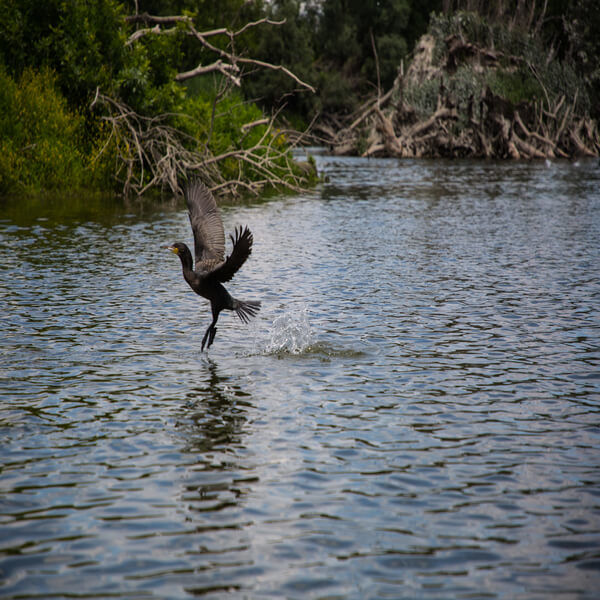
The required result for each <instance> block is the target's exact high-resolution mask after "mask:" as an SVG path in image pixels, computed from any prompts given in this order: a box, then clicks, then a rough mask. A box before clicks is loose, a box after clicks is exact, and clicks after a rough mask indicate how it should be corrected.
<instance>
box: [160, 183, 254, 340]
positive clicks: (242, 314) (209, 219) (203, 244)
mask: <svg viewBox="0 0 600 600" xmlns="http://www.w3.org/2000/svg"><path fill="white" fill-rule="evenodd" d="M184 193H185V201H186V204H187V207H188V211H189V217H190V223H191V225H192V231H193V233H194V254H195V255H196V264H195V266H194V264H193V262H192V253H191V252H190V249H189V248H188V247H187V246H186V245H185V244H182V243H181V242H176V243H175V244H172V245H171V246H167V249H168V250H171V252H174V253H175V254H177V256H179V258H180V259H181V267H182V269H183V278H184V279H185V280H186V281H187V282H188V284H189V286H190V287H191V288H192V289H193V290H194V291H195V292H196V294H199V295H200V296H202V297H204V298H206V299H208V300H210V306H211V309H212V317H213V320H212V323H211V324H210V325H209V327H208V329H207V330H206V333H205V334H204V337H203V338H202V348H201V351H202V350H204V345H205V344H206V343H207V340H208V344H207V345H206V348H207V349H208V348H210V345H211V344H212V343H213V340H214V339H215V334H216V333H217V328H216V324H217V319H218V318H219V313H220V312H221V311H222V310H223V309H226V310H234V311H235V312H236V314H237V316H238V317H239V318H240V319H241V321H242V322H243V323H247V322H248V321H249V320H250V317H253V316H254V315H255V314H256V313H257V312H258V310H259V309H260V302H253V301H249V302H243V301H242V300H236V299H235V298H233V297H232V296H231V295H230V294H229V292H228V291H227V290H226V289H225V287H224V286H223V283H225V282H226V281H229V280H230V279H231V278H232V277H233V276H234V275H235V274H236V272H237V271H238V269H239V268H240V267H241V266H242V265H243V264H244V263H245V262H246V259H247V258H248V257H249V256H250V254H251V252H252V242H253V237H252V233H251V232H250V230H249V229H248V227H244V228H243V229H242V227H238V228H236V230H235V238H234V236H232V235H230V236H229V237H230V238H231V241H232V242H233V249H232V250H231V254H230V255H229V256H228V257H227V259H225V232H224V230H223V221H222V220H221V215H220V214H219V209H218V208H217V203H216V202H215V199H214V197H213V195H212V194H211V192H210V190H209V189H208V188H207V187H206V186H205V185H204V184H203V183H202V182H201V181H198V180H196V181H193V182H191V183H190V184H189V185H188V186H187V187H186V188H185V191H184Z"/></svg>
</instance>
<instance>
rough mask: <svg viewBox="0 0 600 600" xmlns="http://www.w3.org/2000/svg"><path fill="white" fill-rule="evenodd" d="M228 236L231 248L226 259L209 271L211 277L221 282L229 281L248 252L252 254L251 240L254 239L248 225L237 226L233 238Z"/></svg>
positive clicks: (247, 255)
mask: <svg viewBox="0 0 600 600" xmlns="http://www.w3.org/2000/svg"><path fill="white" fill-rule="evenodd" d="M229 237H230V238H231V241H232V242H233V250H232V251H231V254H230V255H229V256H228V257H227V260H226V261H225V262H224V263H223V264H222V265H221V266H219V267H217V268H216V269H215V270H214V271H213V272H212V273H211V277H214V278H215V279H217V280H218V281H221V282H223V283H225V282H226V281H229V280H230V279H231V278H232V277H233V276H234V275H235V274H236V272H237V271H238V269H239V268H240V267H241V266H242V265H243V264H244V263H245V262H246V259H247V258H248V257H249V256H250V254H252V242H253V241H254V238H253V237H252V233H251V231H250V230H249V229H248V227H244V228H243V229H242V228H241V227H237V228H236V230H235V238H234V237H233V236H232V235H230V236H229Z"/></svg>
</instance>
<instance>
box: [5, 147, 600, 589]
mask: <svg viewBox="0 0 600 600" xmlns="http://www.w3.org/2000/svg"><path fill="white" fill-rule="evenodd" d="M317 160H318V163H319V167H320V169H321V171H322V172H323V173H324V174H325V175H326V176H327V178H328V180H327V181H326V182H325V183H323V184H321V185H320V186H319V187H318V188H316V189H315V190H311V191H310V192H308V193H305V194H302V195H295V196H289V195H288V196H283V197H278V198H274V199H270V200H269V201H265V202H255V203H250V204H246V205H243V206H236V207H229V208H225V209H224V211H223V214H224V221H225V227H226V231H231V230H232V229H233V227H234V226H235V225H237V224H248V225H249V227H250V228H251V230H252V231H253V233H254V236H255V246H254V253H253V255H252V257H251V259H250V260H249V261H248V262H247V263H246V265H244V267H243V269H242V270H241V271H240V272H239V273H238V274H237V275H236V277H235V279H234V280H233V281H232V282H231V283H230V284H228V288H229V290H230V291H231V292H232V294H234V295H235V296H236V297H239V298H242V299H247V300H258V299H260V300H262V303H263V307H262V310H261V312H260V314H259V316H258V318H256V319H255V320H254V321H253V322H252V323H251V324H249V325H243V324H241V323H240V322H239V321H238V320H237V319H236V318H235V317H234V315H233V314H231V313H226V312H224V313H222V316H221V318H220V320H219V327H218V333H217V336H216V339H215V342H214V345H213V346H212V347H211V349H210V351H209V352H204V353H202V352H200V342H201V339H202V335H203V333H204V330H205V328H206V327H207V326H208V324H209V322H210V312H209V309H208V306H207V303H206V301H204V300H203V299H201V298H199V297H198V296H196V295H195V294H194V293H193V292H192V291H191V290H190V289H189V288H188V287H187V285H186V284H185V282H184V281H183V279H182V276H181V270H180V265H179V261H178V260H177V258H176V257H175V256H173V255H172V254H171V253H169V252H167V251H165V250H164V249H162V248H161V247H164V246H165V245H166V244H169V243H172V242H174V241H177V240H180V241H186V242H188V244H189V243H191V233H190V230H189V224H188V221H187V215H186V212H185V209H184V207H183V205H182V204H181V203H174V202H165V203H158V204H155V205H154V206H153V205H150V204H148V203H145V204H137V203H133V204H123V203H120V202H117V201H102V200H101V199H98V198H75V199H71V200H70V201H66V202H63V201H59V200H56V199H54V200H50V199H48V200H47V201H45V202H41V201H37V203H35V202H33V203H32V202H30V201H29V200H27V199H23V200H21V201H19V202H17V201H16V200H11V201H4V202H3V203H2V204H0V319H1V321H0V323H1V329H0V377H1V380H0V467H1V472H0V597H2V598H5V599H9V598H20V599H23V598H63V597H69V598H136V599H137V598H190V597H194V596H200V597H206V598H233V599H238V598H277V599H279V598H293V599H296V598H297V599H305V598H323V599H325V598H327V599H346V598H348V599H364V598H377V599H379V598H394V599H398V598H400V599H402V598H406V599H412V598H427V599H430V598H432V599H450V598H452V599H458V598H469V599H477V598H502V599H511V600H513V599H544V600H546V599H548V598H553V599H561V600H564V599H571V598H590V599H592V598H597V597H598V596H597V595H596V594H597V590H598V589H600V168H599V167H598V165H597V162H595V161H583V162H579V163H567V162H556V163H544V162H539V163H512V162H511V163H495V162H458V161H457V162H445V161H431V162H429V161H395V160H371V161H366V160H362V159H356V158H331V157H327V156H318V157H317Z"/></svg>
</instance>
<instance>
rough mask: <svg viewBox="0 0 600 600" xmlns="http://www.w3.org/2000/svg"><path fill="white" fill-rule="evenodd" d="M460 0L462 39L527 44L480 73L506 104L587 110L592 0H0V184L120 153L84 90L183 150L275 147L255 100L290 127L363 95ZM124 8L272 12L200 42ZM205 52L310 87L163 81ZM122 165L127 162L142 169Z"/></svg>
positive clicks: (598, 24)
mask: <svg viewBox="0 0 600 600" xmlns="http://www.w3.org/2000/svg"><path fill="white" fill-rule="evenodd" d="M465 9H468V10H470V11H471V12H472V13H476V14H478V15H479V17H480V18H479V19H474V20H473V28H474V30H473V31H469V34H473V35H472V39H475V40H480V41H481V43H482V45H489V44H490V43H491V44H492V46H494V45H498V44H502V45H503V46H504V47H509V46H510V44H513V45H514V50H511V51H512V52H514V53H515V54H518V53H520V54H523V52H529V53H531V56H530V58H531V60H530V61H529V62H531V63H532V64H540V65H544V68H543V72H538V73H535V74H534V73H532V72H531V70H529V71H527V70H517V71H515V70H510V69H507V70H506V71H504V72H503V71H501V70H500V71H497V72H496V73H495V74H494V75H493V78H494V79H493V80H490V81H488V82H487V83H490V84H491V87H492V89H493V90H494V91H495V93H499V94H502V95H503V96H505V97H507V98H509V99H510V100H511V101H513V102H518V101H520V100H522V99H531V98H532V97H539V95H540V94H548V95H550V94H554V95H560V94H565V95H569V94H570V95H573V94H574V93H575V90H577V98H578V103H579V106H580V108H581V109H582V110H585V111H589V112H590V114H591V115H592V116H594V117H596V118H597V117H598V116H599V115H600V103H599V100H598V98H600V67H599V65H600V60H599V59H598V57H599V54H600V42H599V40H600V37H599V36H597V35H596V32H597V31H598V29H599V28H600V3H598V2H597V1H596V0H548V1H547V2H546V1H545V2H535V1H534V0H498V2H494V3H490V2H486V1H485V0H419V1H417V0H385V1H382V0H255V1H254V2H247V1H246V0H137V1H135V0H126V1H119V0H70V1H69V2H65V1H64V0H44V2H39V0H0V10H1V11H2V15H3V18H2V20H1V21H0V79H1V81H0V84H1V90H0V111H1V116H0V192H8V191H13V190H18V189H36V188H37V189H43V188H55V187H60V186H61V185H63V186H69V187H72V186H82V187H85V186H101V187H107V186H114V185H115V181H116V180H115V175H116V174H118V172H119V168H121V169H122V168H123V162H122V158H123V157H127V153H128V152H129V153H130V154H131V152H132V150H131V149H130V148H128V146H127V144H128V143H129V142H128V141H127V140H126V139H125V138H120V139H118V138H117V137H115V136H114V135H113V133H114V131H112V130H111V128H110V127H109V126H107V122H106V120H103V118H104V117H105V116H106V113H103V112H102V111H103V110H104V109H105V106H104V108H103V106H102V104H101V103H99V102H96V103H94V98H97V93H98V92H101V93H102V94H104V95H106V96H109V97H111V98H113V99H115V100H117V101H118V102H120V103H122V105H123V106H127V107H129V108H130V109H131V110H132V111H134V112H135V113H136V114H138V115H141V116H142V117H146V118H149V119H152V118H154V117H157V116H159V115H162V117H161V118H162V119H163V122H164V119H166V120H167V124H168V125H169V126H173V127H176V128H178V130H179V131H180V132H181V133H182V134H183V137H182V138H181V140H182V142H181V143H182V147H184V148H187V149H189V150H190V151H196V150H198V149H199V148H200V149H204V150H206V152H210V153H212V155H217V154H223V153H226V152H227V151H228V150H232V149H237V150H238V151H239V150H243V149H244V148H247V147H249V146H251V145H252V144H253V143H255V142H256V138H257V137H258V138H260V137H261V136H264V135H267V136H268V138H269V139H271V138H273V139H274V140H275V141H274V144H275V145H276V146H277V148H279V149H280V150H281V149H282V148H283V147H284V145H285V138H284V136H281V135H279V134H278V133H277V132H275V131H273V132H271V131H270V130H269V129H268V128H267V126H266V125H261V126H257V127H256V128H252V131H251V133H249V132H248V130H246V129H244V125H245V124H247V123H248V122H249V120H254V121H257V120H260V117H261V111H263V113H265V114H267V115H269V114H273V113H274V112H276V111H278V110H280V109H283V113H281V114H285V115H286V116H287V117H288V118H291V119H292V121H293V122H294V123H295V124H296V125H297V126H299V127H301V126H303V125H305V124H307V123H308V122H309V121H310V120H311V119H312V118H313V117H314V116H315V115H319V116H320V117H321V118H323V117H332V118H333V121H334V122H335V117H339V116H345V115H349V114H351V113H353V112H354V111H356V110H357V108H358V107H360V106H361V105H362V104H363V103H364V101H365V99H366V98H367V97H368V96H369V95H373V94H375V93H376V92H377V90H379V91H380V92H381V93H383V92H385V91H386V90H389V89H390V88H391V87H392V85H393V82H394V80H395V78H396V76H397V74H398V71H399V69H400V68H402V66H403V65H404V67H406V66H407V64H408V63H409V62H410V59H411V56H412V51H413V48H414V45H415V43H416V41H417V40H418V39H419V37H420V36H421V35H422V34H423V33H425V31H426V30H427V28H428V26H429V24H430V15H431V14H433V15H438V16H437V17H436V19H437V21H434V26H435V23H437V27H438V29H439V32H438V33H439V35H440V36H443V35H444V34H446V33H449V32H445V31H443V27H449V26H448V25H447V24H448V23H450V22H451V20H448V19H446V20H445V19H442V18H440V16H439V15H440V14H441V13H442V12H443V13H444V14H445V15H450V14H453V13H458V12H459V11H461V10H465ZM136 10H137V11H139V13H140V14H141V13H148V14H152V15H163V16H164V15H184V16H186V15H187V16H188V17H189V18H190V19H192V22H193V24H194V25H195V27H196V28H197V29H198V30H199V31H210V30H215V29H218V28H222V27H227V28H229V30H230V31H236V30H238V31H239V30H241V29H242V28H244V26H245V25H246V24H248V23H251V22H256V21H259V20H260V19H262V18H265V17H269V18H270V19H272V20H274V21H278V22H279V21H285V22H284V23H283V24H280V25H269V24H262V25H258V26H255V27H249V28H247V29H245V28H244V31H243V33H242V34H240V35H239V36H237V37H235V39H232V38H230V37H228V36H227V35H216V36H213V37H211V38H210V44H212V45H213V49H212V50H211V49H210V48H208V47H207V46H206V45H205V44H204V45H203V44H202V43H199V42H198V40H197V39H195V38H194V36H193V35H190V31H189V30H186V29H185V24H184V23H180V24H176V25H174V26H173V27H172V28H171V32H170V33H169V34H164V35H145V36H141V37H140V38H139V39H136V40H132V39H131V37H130V36H131V35H132V34H133V33H134V32H136V31H139V30H140V29H142V28H144V27H150V26H149V25H147V24H144V23H142V22H139V21H138V22H133V21H131V20H129V21H128V20H127V16H128V15H133V14H135V13H136ZM444 23H446V25H444ZM467 25H468V24H467ZM477 28H478V29H477ZM475 29H476V30H475ZM463 30H464V27H463ZM502 36H504V38H503V39H500V38H501V37H502ZM506 36H508V38H510V39H508V38H507V37H506ZM220 49H223V50H227V51H229V52H234V53H235V55H236V56H240V57H241V56H244V57H248V56H250V57H254V58H256V59H260V60H263V61H268V62H270V63H273V64H276V65H277V64H281V65H284V66H285V67H287V68H288V69H289V70H291V71H292V72H294V73H295V74H296V75H297V76H298V77H299V78H300V79H301V80H302V81H305V82H307V83H309V84H311V85H312V86H313V87H314V88H316V90H317V92H316V93H315V94H312V93H310V92H308V91H306V89H303V90H299V85H298V82H297V81H295V80H294V79H292V78H290V77H289V76H288V75H287V74H286V73H285V72H283V71H281V70H269V69H260V68H257V67H256V65H248V64H246V65H245V66H244V65H242V67H243V68H242V69H241V71H240V77H241V81H242V87H241V89H240V90H238V91H235V92H234V91H233V88H232V86H231V85H227V84H228V82H227V81H226V78H224V77H222V76H220V75H215V74H214V73H213V74H210V75H207V76H203V77H202V78H201V79H200V80H190V81H188V82H186V83H179V82H177V81H176V79H175V77H176V75H177V73H181V72H182V71H186V70H189V69H193V68H195V67H196V66H198V65H207V64H210V63H212V62H214V61H215V60H216V59H217V58H218V57H219V55H218V52H219V50H220ZM533 53H537V55H535V56H534V55H533ZM523 64H526V63H523ZM469 76H470V75H469ZM459 80H460V78H458V79H457V81H459ZM540 82H544V83H540ZM229 83H230V82H229ZM466 83H467V82H466V81H465V85H466ZM457 91H458V92H460V90H457ZM430 92H431V93H430ZM414 93H415V94H420V95H421V96H422V101H423V102H427V98H428V97H429V96H431V98H433V97H434V94H433V89H432V90H429V91H428V90H427V89H426V88H424V89H421V90H417V91H415V92H414ZM465 93H466V88H465ZM240 94H241V95H240ZM428 95H429V96H428ZM253 103H255V104H256V105H258V106H260V107H261V108H260V109H258V108H257V106H256V105H255V104H253ZM36 115H45V116H44V117H43V118H40V119H38V118H37V117H36ZM165 115H170V116H168V117H165ZM282 160H283V162H284V163H285V162H286V160H285V158H282ZM119 163H120V164H119ZM131 164H132V163H130V165H129V166H128V167H127V168H129V167H130V166H131ZM136 168H141V169H142V171H143V165H138V166H137V167H136ZM223 168H224V170H225V172H226V173H224V174H223V176H227V174H228V175H229V176H234V174H235V177H239V178H241V179H242V180H251V179H252V178H260V177H263V176H264V173H263V174H262V175H260V174H258V173H256V172H253V170H252V169H247V168H245V167H242V166H241V165H240V164H239V163H236V159H231V160H229V161H224V162H223ZM282 168H287V167H285V166H283V163H282ZM140 177H141V180H143V178H144V177H147V173H145V172H144V173H140ZM67 181H68V183H67ZM61 182H62V183H61ZM142 183H143V181H142Z"/></svg>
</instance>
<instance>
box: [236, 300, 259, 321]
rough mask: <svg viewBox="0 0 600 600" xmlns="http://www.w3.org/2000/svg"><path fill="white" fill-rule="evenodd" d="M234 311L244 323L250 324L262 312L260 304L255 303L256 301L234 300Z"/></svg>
mask: <svg viewBox="0 0 600 600" xmlns="http://www.w3.org/2000/svg"><path fill="white" fill-rule="evenodd" d="M233 310H235V312H236V314H237V316H238V317H239V318H240V320H241V321H242V323H248V321H250V319H251V318H252V317H254V316H255V315H256V313H257V312H258V311H259V310H260V302H255V301H254V300H248V302H244V301H243V300H234V301H233Z"/></svg>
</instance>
